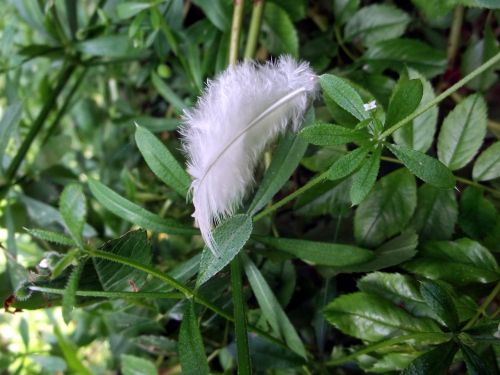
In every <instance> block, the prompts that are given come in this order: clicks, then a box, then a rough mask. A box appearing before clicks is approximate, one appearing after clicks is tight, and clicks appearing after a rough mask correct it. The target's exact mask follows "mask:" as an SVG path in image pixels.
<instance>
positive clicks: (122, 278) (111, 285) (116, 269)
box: [92, 230, 151, 291]
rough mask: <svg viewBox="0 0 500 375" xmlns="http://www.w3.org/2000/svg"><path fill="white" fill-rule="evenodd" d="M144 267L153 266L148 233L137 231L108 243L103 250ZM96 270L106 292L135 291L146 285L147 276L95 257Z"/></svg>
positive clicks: (119, 264)
mask: <svg viewBox="0 0 500 375" xmlns="http://www.w3.org/2000/svg"><path fill="white" fill-rule="evenodd" d="M101 249H102V250H103V251H107V252H110V253H113V254H116V255H119V256H122V257H124V258H129V259H132V260H134V261H136V262H138V263H141V264H144V265H150V264H151V246H150V244H149V242H148V238H147V235H146V231H144V230H136V231H133V232H128V233H127V234H125V235H124V236H122V237H120V238H118V239H115V240H112V241H109V242H106V243H105V244H104V245H103V247H102V248H101ZM92 260H93V261H94V265H95V269H96V271H97V275H98V276H99V280H100V281H101V285H102V288H103V289H104V290H106V291H134V290H136V288H139V289H140V288H141V287H142V286H143V285H144V284H145V283H146V278H147V274H146V273H145V272H143V271H139V270H137V269H135V268H131V267H129V266H125V265H123V264H121V263H116V262H111V261H109V260H105V259H102V258H97V257H94V258H92Z"/></svg>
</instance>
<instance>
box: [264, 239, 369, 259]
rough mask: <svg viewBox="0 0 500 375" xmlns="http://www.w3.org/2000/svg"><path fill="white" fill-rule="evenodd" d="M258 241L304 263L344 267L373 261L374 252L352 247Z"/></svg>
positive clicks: (331, 244)
mask: <svg viewBox="0 0 500 375" xmlns="http://www.w3.org/2000/svg"><path fill="white" fill-rule="evenodd" d="M256 240H257V241H259V242H261V243H263V244H266V245H269V246H271V247H273V248H275V249H277V250H281V251H284V252H286V253H288V254H292V255H293V256H295V257H297V258H299V259H302V260H304V261H307V262H311V263H314V264H318V265H324V266H336V267H343V266H350V265H354V264H358V263H362V262H366V261H369V260H370V259H373V252H372V251H369V250H365V249H362V248H359V247H356V246H350V245H342V244H335V243H326V242H317V241H305V240H295V239H289V238H275V237H262V236H258V237H256Z"/></svg>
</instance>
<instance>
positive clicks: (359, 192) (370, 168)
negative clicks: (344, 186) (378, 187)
mask: <svg viewBox="0 0 500 375" xmlns="http://www.w3.org/2000/svg"><path fill="white" fill-rule="evenodd" d="M381 154H382V148H381V147H380V148H377V149H376V150H375V151H374V152H373V153H372V154H371V155H370V157H369V158H368V161H366V162H365V163H364V164H363V166H362V167H361V168H360V169H359V171H357V172H356V173H355V174H354V176H353V179H352V186H351V191H350V197H351V202H352V205H353V206H355V205H357V204H359V203H361V202H362V201H363V200H364V199H365V198H366V196H367V195H368V193H369V192H370V191H371V190H372V188H373V185H375V181H377V176H378V170H379V168H380V155H381Z"/></svg>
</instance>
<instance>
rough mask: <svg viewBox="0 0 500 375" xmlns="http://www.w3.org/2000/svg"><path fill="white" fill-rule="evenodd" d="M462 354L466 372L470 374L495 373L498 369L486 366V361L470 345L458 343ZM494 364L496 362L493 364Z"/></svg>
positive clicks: (484, 374)
mask: <svg viewBox="0 0 500 375" xmlns="http://www.w3.org/2000/svg"><path fill="white" fill-rule="evenodd" d="M460 350H461V351H462V356H463V358H464V360H465V364H466V365H467V373H468V374H470V375H496V374H498V370H497V369H495V368H492V367H490V366H488V363H487V362H486V361H485V360H484V359H483V358H481V357H480V356H479V354H477V353H476V352H475V351H474V350H473V349H472V348H471V347H469V346H467V345H463V344H461V345H460ZM495 365H496V364H495Z"/></svg>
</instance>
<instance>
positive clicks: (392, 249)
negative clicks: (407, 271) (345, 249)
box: [335, 230, 418, 273]
mask: <svg viewBox="0 0 500 375" xmlns="http://www.w3.org/2000/svg"><path fill="white" fill-rule="evenodd" d="M417 245H418V236H417V235H416V234H415V232H413V231H412V230H406V231H405V232H403V233H402V234H401V235H399V236H398V237H395V238H393V239H392V240H390V241H387V242H386V243H384V244H383V245H382V246H380V247H379V248H377V249H376V250H375V251H374V252H373V255H374V257H373V259H372V260H369V261H368V262H366V263H361V264H357V265H354V266H348V267H342V268H337V269H336V270H335V271H336V272H338V273H341V272H349V273H352V272H371V271H377V270H381V269H384V268H388V267H392V266H396V265H398V264H401V263H403V262H405V261H407V260H409V259H411V258H413V257H414V256H415V254H416V253H417Z"/></svg>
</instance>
